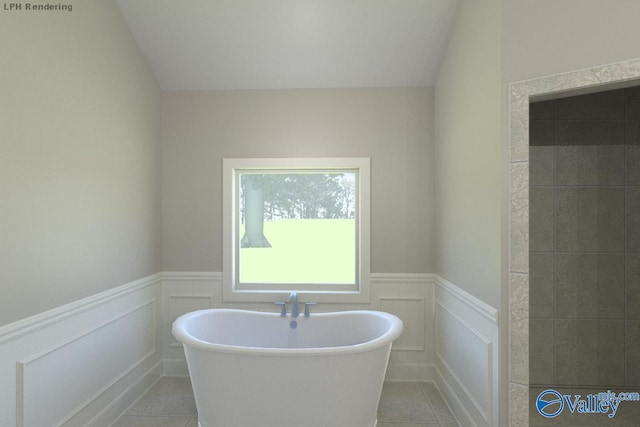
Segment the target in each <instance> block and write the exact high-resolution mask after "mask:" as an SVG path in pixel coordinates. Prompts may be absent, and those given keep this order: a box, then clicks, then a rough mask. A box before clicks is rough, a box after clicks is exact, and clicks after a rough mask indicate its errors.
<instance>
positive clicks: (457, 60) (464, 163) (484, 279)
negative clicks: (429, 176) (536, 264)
mask: <svg viewBox="0 0 640 427" xmlns="http://www.w3.org/2000/svg"><path fill="white" fill-rule="evenodd" d="M500 85H501V81H500V2H499V1H497V0H492V1H483V2H477V1H463V2H462V4H461V6H460V9H459V11H458V16H457V18H456V23H455V27H454V30H453V34H452V37H451V40H450V43H449V46H448V47H447V50H446V54H445V58H444V62H443V64H442V67H441V69H440V73H439V75H438V79H437V83H436V87H435V126H436V133H435V135H436V137H435V141H436V142H435V147H436V148H435V185H436V199H435V218H436V223H435V230H436V231H435V233H436V234H435V247H436V263H435V269H434V272H435V273H437V274H439V275H440V276H442V277H443V278H445V279H446V280H448V281H450V282H452V283H453V284H455V285H456V286H459V287H461V288H462V289H464V290H466V291H467V292H469V293H471V294H473V295H474V296H476V297H478V298H480V299H481V300H483V301H484V302H486V303H488V304H490V305H492V306H494V307H499V305H500V265H501V264H500V263H501V261H500V232H501V230H500V227H501V225H500V220H501V217H500V212H501V206H500V203H501V182H500V178H501V163H500V162H501V148H500V87H501V86H500Z"/></svg>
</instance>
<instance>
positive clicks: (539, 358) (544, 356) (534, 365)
mask: <svg viewBox="0 0 640 427" xmlns="http://www.w3.org/2000/svg"><path fill="white" fill-rule="evenodd" d="M529 322H530V326H529V384H553V383H554V382H555V377H556V375H555V371H556V369H555V355H554V353H555V346H554V342H553V337H554V333H553V331H554V326H553V323H554V320H553V319H531V320H530V321H529Z"/></svg>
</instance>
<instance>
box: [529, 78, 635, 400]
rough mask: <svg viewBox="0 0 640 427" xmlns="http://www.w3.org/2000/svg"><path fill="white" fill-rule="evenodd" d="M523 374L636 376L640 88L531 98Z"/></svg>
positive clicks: (581, 379) (623, 380)
mask: <svg viewBox="0 0 640 427" xmlns="http://www.w3.org/2000/svg"><path fill="white" fill-rule="evenodd" d="M530 120H531V121H530V145H531V147H530V186H531V187H530V251H531V252H530V292H529V295H530V317H531V320H530V363H531V367H530V368H531V369H530V380H531V384H533V385H552V384H562V385H591V386H605V387H613V386H636V387H637V386H638V385H640V368H638V366H640V334H639V332H640V87H635V88H632V89H631V88H630V89H623V90H615V91H608V92H601V93H597V94H592V95H582V96H575V97H570V98H563V99H557V100H553V101H544V102H538V103H533V104H531V107H530Z"/></svg>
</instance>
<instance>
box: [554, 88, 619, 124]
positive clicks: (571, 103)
mask: <svg viewBox="0 0 640 427" xmlns="http://www.w3.org/2000/svg"><path fill="white" fill-rule="evenodd" d="M624 111H625V93H624V89H619V90H610V91H606V92H598V93H591V94H588V95H579V96H572V97H569V98H561V99H557V100H556V105H555V118H556V119H616V118H624Z"/></svg>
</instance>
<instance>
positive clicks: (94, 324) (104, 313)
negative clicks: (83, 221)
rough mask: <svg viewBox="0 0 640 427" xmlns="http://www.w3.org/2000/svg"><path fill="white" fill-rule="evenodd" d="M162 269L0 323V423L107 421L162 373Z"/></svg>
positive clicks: (37, 425)
mask: <svg viewBox="0 0 640 427" xmlns="http://www.w3.org/2000/svg"><path fill="white" fill-rule="evenodd" d="M160 283H161V274H156V275H153V276H149V277H146V278H144V279H141V280H137V281H134V282H131V283H128V284H126V285H123V286H119V287H116V288H113V289H110V290H108V291H105V292H102V293H100V294H98V295H94V296H91V297H88V298H85V299H83V300H80V301H77V302H74V303H71V304H68V305H65V306H62V307H59V308H56V309H54V310H50V311H47V312H44V313H41V314H38V315H36V316H33V317H30V318H27V319H24V320H21V321H18V322H15V323H12V324H9V325H6V326H4V327H2V328H0V355H1V357H0V394H1V396H2V398H1V399H0V425H2V426H17V427H43V426H78V427H80V426H83V427H84V426H106V425H109V424H110V423H112V422H113V421H115V419H117V417H118V416H119V415H120V414H121V413H122V412H123V411H124V410H126V409H127V407H128V406H129V405H131V404H132V403H133V402H134V401H135V399H137V398H138V397H139V396H140V395H141V394H142V393H143V392H144V391H145V390H146V389H147V388H148V387H150V386H151V385H152V384H153V383H154V382H155V381H156V380H157V379H158V378H159V377H160V376H161V374H162V361H161V345H160V343H161V338H160V324H161V319H160V314H161V303H162V302H161V299H160V298H161V293H160Z"/></svg>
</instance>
